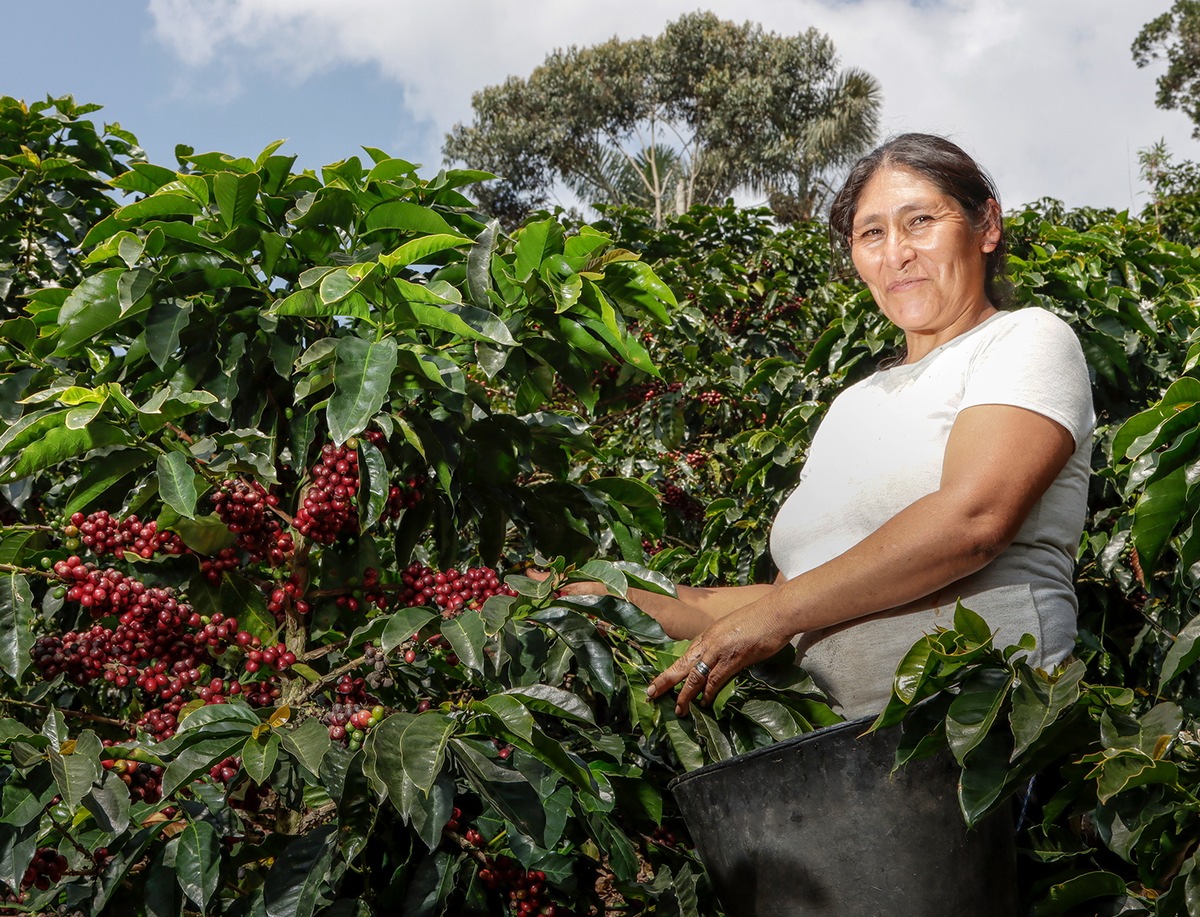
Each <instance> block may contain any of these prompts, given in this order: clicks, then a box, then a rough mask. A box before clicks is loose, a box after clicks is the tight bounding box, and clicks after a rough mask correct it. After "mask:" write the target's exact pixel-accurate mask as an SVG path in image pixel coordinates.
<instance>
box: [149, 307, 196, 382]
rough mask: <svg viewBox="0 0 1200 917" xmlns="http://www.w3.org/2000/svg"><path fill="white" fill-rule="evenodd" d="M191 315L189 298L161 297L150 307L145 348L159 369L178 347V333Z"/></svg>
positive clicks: (162, 367) (164, 365)
mask: <svg viewBox="0 0 1200 917" xmlns="http://www.w3.org/2000/svg"><path fill="white" fill-rule="evenodd" d="M191 317H192V301H191V300H190V299H175V298H169V299H162V300H159V301H158V302H156V303H155V304H154V305H153V306H151V307H150V313H149V315H148V316H147V317H146V350H148V351H149V352H150V359H152V360H153V361H154V365H155V366H157V367H158V368H159V369H164V368H165V367H166V366H167V363H168V361H170V359H171V356H172V355H173V354H174V353H175V351H176V350H178V349H179V335H180V333H181V332H182V331H183V330H184V329H185V328H186V327H187V326H188V323H189V322H190V321H191Z"/></svg>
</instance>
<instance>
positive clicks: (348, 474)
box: [296, 442, 359, 544]
mask: <svg viewBox="0 0 1200 917" xmlns="http://www.w3.org/2000/svg"><path fill="white" fill-rule="evenodd" d="M311 474H312V483H311V484H309V486H308V489H307V490H306V491H305V492H304V497H303V499H302V500H301V501H300V507H299V509H297V510H296V529H297V530H298V531H299V532H300V534H302V535H304V536H305V537H306V538H310V539H311V540H313V541H315V542H317V543H318V544H333V543H334V542H335V541H337V539H338V536H339V535H341V534H342V533H343V532H354V531H357V530H358V509H357V500H356V497H357V494H358V484H359V481H358V451H357V449H356V448H354V447H353V446H351V445H350V443H349V442H347V443H346V444H344V445H341V446H335V445H333V444H332V443H326V444H325V445H324V446H322V447H321V459H320V461H318V462H317V463H316V464H315V465H313V467H312V472H311Z"/></svg>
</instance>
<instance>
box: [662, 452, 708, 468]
mask: <svg viewBox="0 0 1200 917" xmlns="http://www.w3.org/2000/svg"><path fill="white" fill-rule="evenodd" d="M664 455H665V457H666V458H667V459H669V460H671V461H672V462H678V461H680V460H683V461H685V462H687V463H688V464H689V465H691V466H692V467H693V468H699V467H700V466H701V465H704V464H705V463H707V462H708V459H709V455H708V453H707V452H703V451H701V450H699V449H695V450H693V451H691V452H683V451H682V450H680V449H671V450H669V451H667V452H666V453H664Z"/></svg>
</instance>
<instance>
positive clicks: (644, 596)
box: [528, 570, 783, 640]
mask: <svg viewBox="0 0 1200 917" xmlns="http://www.w3.org/2000/svg"><path fill="white" fill-rule="evenodd" d="M528 575H529V576H532V577H534V578H535V579H544V578H545V577H546V576H547V575H548V574H545V573H540V572H537V571H532V570H531V571H528ZM781 582H783V579H782V577H780V578H777V579H776V580H775V584H773V585H772V584H761V585H750V586H704V587H696V586H676V587H675V593H676V595H677V596H678V598H675V597H672V596H669V595H662V594H660V593H657V592H647V591H646V590H645V589H630V590H629V593H628V598H629V601H631V602H633V604H634V605H636V606H637V607H638V608H640V609H642V611H644V612H646V614H648V615H650V617H652V618H654V620H656V621H657V622H658V623H659V624H660V625H661V626H662V629H663V630H664V631H665V632H666V634H667V636H668V637H671V638H673V639H675V640H691V639H692V638H693V637H695V636H697V635H698V634H700V633H701V632H702V631H703V630H704V629H705V628H707V627H708V626H709V625H710V624H713V623H715V622H717V621H719V620H720V619H721V618H723V617H725V616H726V615H728V614H732V613H733V612H735V611H737V610H738V609H739V608H742V607H743V606H745V605H749V604H750V603H751V602H754V601H757V600H758V599H761V598H764V597H766V596H767V595H768V594H770V593H771V591H772V590H774V589H775V587H776V585H778V584H779V583H781ZM563 592H564V593H566V594H568V595H607V594H608V593H607V590H606V589H605V588H604V586H602V585H601V584H600V583H569V584H567V585H566V586H564V587H563Z"/></svg>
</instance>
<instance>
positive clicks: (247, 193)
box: [213, 172, 259, 231]
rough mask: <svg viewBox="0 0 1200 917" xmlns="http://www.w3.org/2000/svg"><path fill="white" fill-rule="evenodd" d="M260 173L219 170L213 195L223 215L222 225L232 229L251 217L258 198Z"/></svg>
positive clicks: (247, 221)
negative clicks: (247, 173) (237, 172)
mask: <svg viewBox="0 0 1200 917" xmlns="http://www.w3.org/2000/svg"><path fill="white" fill-rule="evenodd" d="M258 188H259V179H258V175H257V174H255V173H254V172H251V173H250V174H249V175H238V174H236V173H234V172H218V173H217V174H216V175H214V176H213V197H214V198H216V201H217V210H218V212H219V213H220V215H221V225H222V226H224V227H225V229H226V230H227V231H228V230H231V229H233V228H234V227H235V226H237V225H238V224H240V223H250V222H253V220H252V219H251V217H252V215H253V214H254V210H255V203H256V201H257V199H258Z"/></svg>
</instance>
